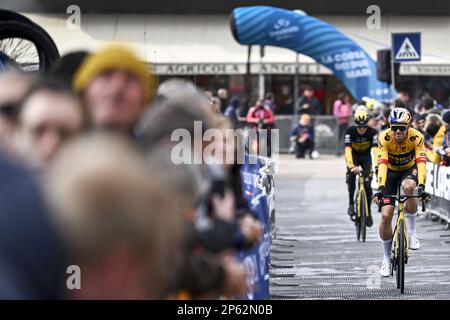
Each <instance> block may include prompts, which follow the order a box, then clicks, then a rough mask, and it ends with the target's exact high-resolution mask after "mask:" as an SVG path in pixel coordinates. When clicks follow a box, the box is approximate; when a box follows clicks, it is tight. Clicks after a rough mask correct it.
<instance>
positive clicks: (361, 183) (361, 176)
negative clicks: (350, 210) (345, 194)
mask: <svg viewBox="0 0 450 320" xmlns="http://www.w3.org/2000/svg"><path fill="white" fill-rule="evenodd" d="M357 176H358V182H359V183H358V195H357V196H356V205H357V207H356V208H359V207H360V203H361V197H362V193H363V192H364V193H366V192H365V191H366V189H365V188H364V174H363V173H362V172H360V173H358V174H357ZM366 194H367V193H366ZM366 200H367V201H366V203H365V204H366V217H368V216H369V199H366ZM356 211H357V214H358V218H360V214H361V213H360V212H359V210H356Z"/></svg>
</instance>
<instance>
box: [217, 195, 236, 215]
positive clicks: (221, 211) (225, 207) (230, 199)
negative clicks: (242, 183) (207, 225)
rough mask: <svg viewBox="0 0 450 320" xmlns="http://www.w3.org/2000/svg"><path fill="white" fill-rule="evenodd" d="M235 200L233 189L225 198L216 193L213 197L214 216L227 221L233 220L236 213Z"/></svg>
mask: <svg viewBox="0 0 450 320" xmlns="http://www.w3.org/2000/svg"><path fill="white" fill-rule="evenodd" d="M234 200H235V199H234V194H233V193H232V192H231V191H227V192H226V193H225V196H224V197H223V198H222V197H221V196H220V195H218V194H214V195H213V196H212V199H211V201H212V205H213V214H214V216H215V217H216V218H218V219H222V220H225V221H232V220H233V219H234V218H235V213H236V212H235V201H234Z"/></svg>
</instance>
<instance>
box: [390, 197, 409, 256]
mask: <svg viewBox="0 0 450 320" xmlns="http://www.w3.org/2000/svg"><path fill="white" fill-rule="evenodd" d="M399 198H400V199H401V197H400V195H399ZM406 200H408V199H406ZM406 200H405V201H400V200H398V217H397V222H396V224H395V229H394V232H393V235H392V236H393V239H392V243H393V244H394V258H396V257H398V248H399V237H400V222H401V221H404V226H405V230H404V233H405V238H406V260H405V262H408V258H409V237H408V222H407V221H406V220H407V219H405V202H406Z"/></svg>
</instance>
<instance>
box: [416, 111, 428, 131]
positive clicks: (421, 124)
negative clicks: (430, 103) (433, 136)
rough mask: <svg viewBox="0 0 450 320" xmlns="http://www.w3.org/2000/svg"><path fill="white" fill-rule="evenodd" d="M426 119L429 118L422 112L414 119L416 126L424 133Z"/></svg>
mask: <svg viewBox="0 0 450 320" xmlns="http://www.w3.org/2000/svg"><path fill="white" fill-rule="evenodd" d="M426 120H427V115H426V114H420V115H418V116H416V118H415V120H414V128H415V129H417V130H419V131H420V132H421V133H422V134H424V133H425V123H426Z"/></svg>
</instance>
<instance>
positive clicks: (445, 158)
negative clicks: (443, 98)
mask: <svg viewBox="0 0 450 320" xmlns="http://www.w3.org/2000/svg"><path fill="white" fill-rule="evenodd" d="M442 120H443V121H444V124H445V132H444V139H443V142H442V148H441V157H442V159H441V165H443V166H447V167H448V166H450V111H446V112H445V113H444V114H443V115H442Z"/></svg>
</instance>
